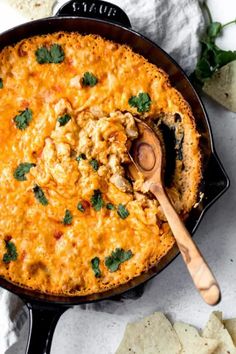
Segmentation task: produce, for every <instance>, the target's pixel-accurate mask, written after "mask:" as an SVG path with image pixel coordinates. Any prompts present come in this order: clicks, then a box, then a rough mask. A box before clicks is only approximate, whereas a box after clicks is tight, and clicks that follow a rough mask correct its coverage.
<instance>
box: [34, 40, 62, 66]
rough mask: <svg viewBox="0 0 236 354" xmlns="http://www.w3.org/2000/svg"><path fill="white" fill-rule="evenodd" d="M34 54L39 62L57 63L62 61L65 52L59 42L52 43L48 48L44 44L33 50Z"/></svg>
mask: <svg viewBox="0 0 236 354" xmlns="http://www.w3.org/2000/svg"><path fill="white" fill-rule="evenodd" d="M35 56H36V59H37V62H38V63H39V64H46V63H54V64H59V63H61V62H63V60H64V58H65V53H64V51H63V49H62V47H61V46H60V45H59V44H53V45H52V46H51V47H50V49H48V48H47V47H45V46H43V47H41V48H38V49H37V50H36V52H35Z"/></svg>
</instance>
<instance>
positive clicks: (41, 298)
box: [0, 16, 230, 306]
mask: <svg viewBox="0 0 236 354" xmlns="http://www.w3.org/2000/svg"><path fill="white" fill-rule="evenodd" d="M68 20H70V21H71V20H72V21H74V20H75V21H85V22H86V21H89V22H90V21H91V22H92V23H95V24H96V23H97V24H98V26H99V23H102V24H105V25H108V26H112V27H118V28H120V29H121V30H122V31H125V32H129V33H132V34H133V35H134V36H137V37H138V38H140V39H141V40H142V41H145V42H147V43H148V44H149V45H151V46H152V47H154V48H155V49H156V50H158V51H160V52H161V53H162V54H163V55H164V56H165V57H166V58H167V59H168V60H169V61H170V62H171V64H172V65H173V66H174V67H175V68H176V69H177V72H178V73H180V74H181V75H182V76H183V78H184V80H186V82H187V83H188V85H189V86H190V88H191V90H192V93H193V96H195V99H196V101H197V104H198V105H199V108H200V110H201V111H202V117H203V119H204V124H206V128H207V133H208V139H209V140H208V144H209V146H210V156H211V157H212V158H213V159H215V162H216V163H217V164H218V168H219V170H221V174H222V180H221V182H222V181H223V179H224V181H223V183H224V185H223V186H222V188H221V191H220V192H219V193H217V195H216V196H215V197H214V198H213V199H212V200H211V201H210V202H208V203H207V204H206V205H205V206H204V207H203V209H202V211H201V213H200V214H199V216H198V218H197V220H196V223H195V226H194V227H193V230H192V231H191V234H192V235H193V234H194V233H195V231H196V229H197V227H198V226H199V224H200V222H201V220H202V218H203V216H204V215H205V213H206V211H207V210H208V209H209V208H210V206H211V205H212V204H213V203H214V202H215V201H216V200H217V199H218V198H220V196H221V195H222V194H223V193H224V192H225V191H226V190H227V189H228V188H229V185H230V181H229V178H228V176H227V174H226V172H225V170H224V168H223V166H222V164H221V162H220V160H219V158H218V156H217V153H216V150H215V145H214V140H213V134H212V129H211V125H210V122H209V118H208V115H207V113H206V110H205V107H204V105H203V102H202V100H201V98H200V97H199V95H198V93H197V91H196V90H195V88H194V87H193V86H192V84H191V82H190V80H189V79H188V77H187V75H186V74H185V72H184V71H183V69H182V68H181V67H180V66H179V65H178V64H177V63H176V61H175V60H174V59H173V58H172V57H171V56H170V55H169V54H168V53H166V52H165V51H164V50H163V49H162V48H161V47H159V46H158V45H157V44H156V43H154V42H153V41H151V40H150V39H148V38H147V37H145V36H144V35H142V34H140V33H139V32H137V31H135V30H133V29H132V28H127V27H125V26H124V25H121V24H118V23H114V22H110V21H107V20H101V19H94V18H89V17H80V16H56V17H47V18H43V19H39V20H35V21H30V22H26V23H23V24H21V25H18V26H14V27H13V28H11V29H9V30H7V31H5V32H2V33H1V34H0V50H2V49H3V48H4V47H5V46H7V45H13V44H14V43H17V42H19V41H20V40H22V39H24V38H30V37H32V36H35V35H43V34H44V33H45V34H46V33H54V32H57V31H58V32H59V31H60V30H55V31H50V30H48V31H46V30H43V33H42V29H41V28H39V29H38V30H37V32H38V34H36V33H34V34H32V33H31V34H29V36H23V37H22V36H21V34H20V36H21V37H22V38H21V39H17V40H16V41H13V42H11V43H7V44H4V45H3V46H2V43H1V42H2V37H4V36H8V35H10V36H11V35H12V34H13V35H14V32H17V31H19V30H23V32H25V31H28V32H31V31H30V26H31V27H32V25H37V24H39V25H40V26H43V24H45V23H46V24H47V25H48V26H50V24H51V22H53V23H54V22H60V21H63V22H64V21H65V22H66V21H68ZM28 27H29V28H28ZM61 31H66V30H61ZM68 32H72V31H71V30H68ZM78 32H79V31H78ZM88 33H91V32H89V31H88ZM99 35H100V34H99ZM101 36H102V35H101ZM104 37H105V36H104ZM8 42H9V41H8ZM117 42H118V43H119V40H118V41H117ZM127 45H128V46H130V47H131V49H133V48H132V46H131V45H130V44H127ZM134 51H135V50H134ZM135 52H136V51H135ZM140 54H141V53H140ZM141 55H143V56H144V57H145V55H144V54H141ZM145 58H146V57H145ZM155 65H156V64H155ZM160 66H161V65H160ZM167 74H168V75H169V73H168V72H167ZM178 90H179V89H178ZM180 92H181V94H183V93H182V91H180ZM187 102H188V101H187ZM188 103H189V102H188ZM189 104H190V103H189ZM196 125H197V122H196ZM178 254H179V251H178V249H177V247H176V245H174V247H173V248H172V249H171V250H170V251H169V252H168V253H167V255H165V256H164V257H163V258H162V259H161V260H160V262H159V263H158V264H157V265H155V266H153V267H151V268H150V269H149V270H148V271H147V272H145V273H143V274H140V275H139V276H137V277H135V278H133V279H131V280H130V281H129V282H127V283H125V284H121V285H119V286H118V287H115V288H111V289H109V290H107V291H104V292H101V293H95V294H91V295H85V296H79V295H77V296H66V295H52V294H45V293H40V292H37V291H34V290H30V289H29V288H23V287H21V286H20V285H17V284H15V283H11V282H10V281H8V280H6V279H4V278H2V277H0V286H1V287H3V288H4V289H6V290H9V291H11V292H13V293H14V294H16V295H19V296H20V297H21V298H22V299H23V300H25V301H29V302H31V303H33V302H38V303H43V304H50V305H62V306H71V305H79V304H83V303H90V302H97V301H101V300H107V299H110V298H112V297H117V296H121V295H122V294H124V293H126V292H128V291H129V290H132V289H134V288H135V287H138V286H140V285H143V284H145V283H146V282H147V281H148V280H150V279H152V278H153V277H154V276H156V275H157V274H158V273H159V272H160V271H162V270H164V269H165V268H166V267H167V266H168V265H169V264H170V263H171V262H172V261H173V260H174V259H175V258H176V257H177V255H178ZM169 258H170V259H169ZM162 263H165V264H164V265H163V264H162Z"/></svg>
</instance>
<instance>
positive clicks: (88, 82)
mask: <svg viewBox="0 0 236 354" xmlns="http://www.w3.org/2000/svg"><path fill="white" fill-rule="evenodd" d="M97 83H98V79H97V78H96V76H94V75H93V74H92V73H90V72H88V71H87V72H86V73H84V76H83V78H82V85H83V86H91V87H93V86H95V85H96V84H97Z"/></svg>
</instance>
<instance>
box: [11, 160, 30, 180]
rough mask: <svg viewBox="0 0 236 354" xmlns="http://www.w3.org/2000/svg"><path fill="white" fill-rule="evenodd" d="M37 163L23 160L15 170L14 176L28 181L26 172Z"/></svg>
mask: <svg viewBox="0 0 236 354" xmlns="http://www.w3.org/2000/svg"><path fill="white" fill-rule="evenodd" d="M35 166H36V165H35V163H30V162H23V163H20V164H19V166H18V167H17V168H16V169H15V171H14V174H13V176H14V178H15V179H17V181H26V177H25V175H26V173H29V171H30V169H31V168H32V167H35Z"/></svg>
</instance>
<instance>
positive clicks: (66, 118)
mask: <svg viewBox="0 0 236 354" xmlns="http://www.w3.org/2000/svg"><path fill="white" fill-rule="evenodd" d="M70 120H71V116H70V115H69V114H64V116H61V117H59V118H58V119H57V121H58V122H59V125H60V127H62V126H63V125H66V124H67V123H68V122H69V121H70Z"/></svg>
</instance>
